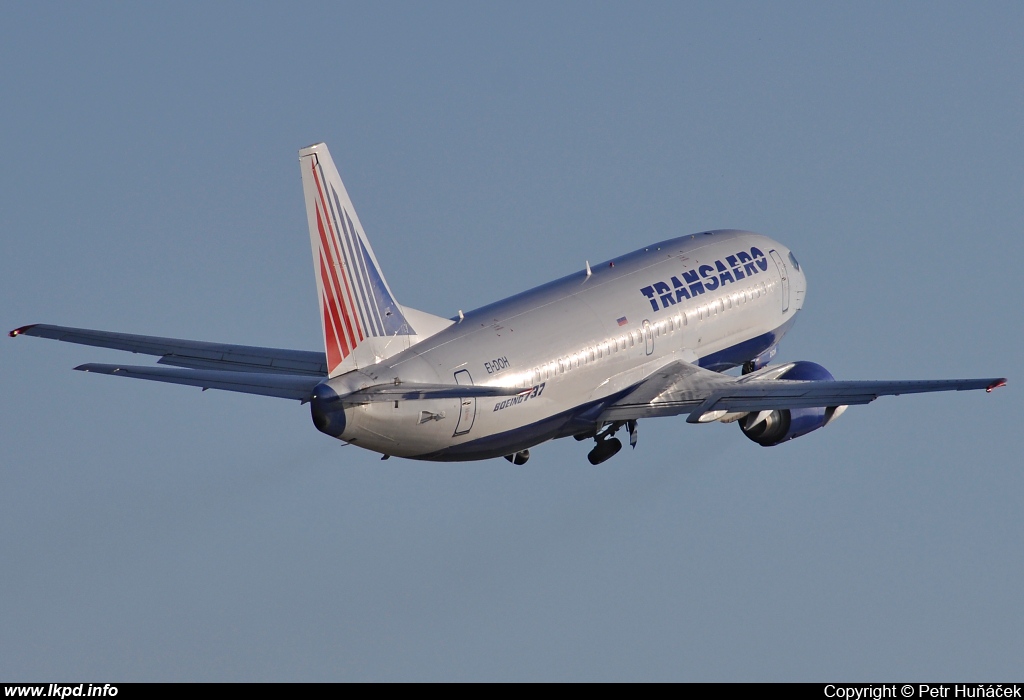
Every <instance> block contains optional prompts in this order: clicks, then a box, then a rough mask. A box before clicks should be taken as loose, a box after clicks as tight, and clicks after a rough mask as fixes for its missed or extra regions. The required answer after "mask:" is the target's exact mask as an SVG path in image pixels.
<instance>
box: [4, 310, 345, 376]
mask: <svg viewBox="0 0 1024 700" xmlns="http://www.w3.org/2000/svg"><path fill="white" fill-rule="evenodd" d="M9 335H10V336H11V337H12V338H14V337H17V336H19V335H32V336H36V337H38V338H49V339H51V340H61V341H64V342H65V343H78V344H79V345H92V346H94V347H98V348H111V349H113V350H127V351H128V352H135V353H142V354H144V355H156V356H158V357H160V360H159V362H160V363H161V364H165V365H174V366H177V367H191V368H194V369H225V370H232V371H235V372H262V373H272V374H278V373H280V374H298V375H308V376H316V377H326V376H327V358H326V356H325V355H324V353H322V352H310V351H308V350H284V349H280V348H262V347H254V346H250V345H229V344H227V343H207V342H203V341H199V340H179V339H177V338H161V337H159V336H152V335H134V334H132V333H111V332H109V331H94V330H89V329H87V328H69V327H67V326H51V325H48V324H45V323H36V324H33V325H31V326H22V327H21V328H16V329H15V330H13V331H11V332H10V334H9Z"/></svg>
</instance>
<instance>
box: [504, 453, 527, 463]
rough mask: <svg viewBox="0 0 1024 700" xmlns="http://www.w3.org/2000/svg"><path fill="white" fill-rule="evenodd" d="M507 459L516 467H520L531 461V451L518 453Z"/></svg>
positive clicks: (506, 456) (507, 456)
mask: <svg viewBox="0 0 1024 700" xmlns="http://www.w3.org/2000/svg"><path fill="white" fill-rule="evenodd" d="M505 459H507V460H508V461H510V462H512V464H515V465H516V466H520V465H522V464H526V463H527V462H528V461H529V460H530V451H529V450H522V451H520V452H516V453H515V454H511V455H505Z"/></svg>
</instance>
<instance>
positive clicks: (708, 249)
mask: <svg viewBox="0 0 1024 700" xmlns="http://www.w3.org/2000/svg"><path fill="white" fill-rule="evenodd" d="M299 164H300V168H301V172H302V188H303V194H304V197H305V204H306V216H307V220H308V224H309V234H310V242H311V246H312V252H313V269H314V273H315V277H316V291H317V299H318V301H319V308H320V321H321V324H322V325H321V327H322V330H323V340H324V352H311V351H304V350H286V349H276V348H263V347H250V346H243V345H228V344H222V343H210V342H200V341H192V340H179V339H173V338H162V337H154V336H143V335H134V334H127V333H112V332H106V331H96V330H87V329H80V328H70V327H64V326H54V325H46V324H35V325H29V326H23V327H21V328H17V329H15V330H13V331H11V332H10V334H9V335H10V336H11V337H17V336H21V335H26V336H37V337H41V338H51V339H54V340H62V341H65V342H71V343H79V344H82V345H92V346H98V347H104V348H114V349H118V350H126V351H130V352H134V353H143V354H148V355H153V356H156V357H158V358H159V359H158V360H157V362H156V364H157V365H158V366H152V365H144V366H139V365H125V364H95V363H90V364H83V365H80V366H78V367H76V368H75V369H77V370H82V371H85V372H92V373H97V374H109V375H114V376H119V377H133V378H136V379H147V380H153V381H158V382H169V383H172V384H184V385H188V386H193V387H200V388H202V389H203V390H204V391H205V390H206V389H221V390H226V391H235V392H243V393H249V394H258V395H263V396H272V397H278V398H285V399H292V400H298V401H300V402H301V403H303V404H306V403H308V404H309V406H310V414H311V416H312V420H313V424H314V426H316V428H317V430H319V431H320V432H322V433H325V434H327V435H329V436H331V437H333V438H336V439H338V440H340V441H342V442H344V443H347V444H350V445H356V446H358V447H362V448H365V449H367V450H372V451H374V452H377V453H380V454H381V455H382V457H381V459H388V458H389V457H392V456H396V457H404V458H411V459H419V460H434V461H469V460H483V459H491V458H497V457H504V458H505V459H507V460H509V461H510V462H512V463H513V464H517V465H519V464H525V463H526V461H527V460H528V459H529V458H530V450H531V449H532V448H534V447H536V446H537V445H540V444H542V443H544V442H546V441H548V440H553V439H557V438H564V437H573V438H575V439H576V440H580V441H584V440H593V447H592V448H591V450H590V452H589V454H588V460H589V462H590V463H591V464H595V465H596V464H601V463H602V462H604V461H606V460H608V459H610V458H611V457H613V456H614V455H615V454H616V453H618V452H619V450H621V449H622V442H621V441H620V440H619V439H618V438H616V437H615V435H616V434H617V433H618V431H619V430H621V429H624V430H625V435H626V436H628V441H629V443H630V445H631V446H632V447H636V444H637V436H638V431H637V423H638V421H639V420H641V419H645V418H653V417H663V416H677V415H686V416H687V418H686V422H687V423H691V424H702V423H710V422H714V421H718V422H721V423H733V422H735V423H738V424H739V427H740V430H741V431H742V433H743V435H744V436H746V437H747V438H749V439H750V440H752V441H753V442H755V443H757V444H758V445H761V446H763V447H772V446H776V445H780V444H782V443H785V442H788V441H790V440H793V439H795V438H798V437H802V436H804V435H807V434H808V433H811V432H813V431H815V430H818V429H819V428H823V427H825V426H827V425H829V424H831V423H832V422H833V421H834V420H835V419H836V418H838V417H839V416H840V415H841V414H842V413H843V412H844V411H845V410H846V408H847V407H848V406H850V405H859V404H866V403H869V402H871V401H874V400H875V399H877V398H878V397H880V396H888V395H899V394H911V393H922V392H933V391H963V390H975V389H985V390H986V391H988V392H991V391H992V390H993V389H995V388H997V387H1000V386H1004V385H1005V384H1006V379H1005V378H985V379H943V380H924V381H920V380H911V381H908V380H902V381H839V380H836V379H835V378H834V377H833V376H832V375H831V374H830V373H829V372H828V370H826V369H825V368H824V367H822V366H821V365H819V364H817V363H814V362H808V361H797V362H786V363H782V364H777V365H772V364H770V360H772V359H773V357H774V356H775V354H776V351H777V348H778V345H779V341H780V340H781V339H782V337H783V336H784V335H785V334H786V332H787V331H788V330H789V329H790V328H792V326H793V323H794V321H795V320H796V316H797V314H798V312H799V311H800V309H801V308H802V307H803V304H804V301H805V298H806V293H807V281H806V277H805V274H804V269H803V267H802V266H801V265H800V263H799V262H798V261H797V258H796V256H795V255H794V254H793V252H792V251H791V250H789V249H788V248H786V247H785V246H784V245H782V244H781V243H778V242H777V241H774V240H772V239H770V238H768V237H766V236H763V235H759V234H756V233H751V232H749V231H737V230H715V231H704V232H701V233H695V234H692V235H686V236H682V237H679V238H672V239H669V240H665V241H662V242H660V243H655V244H653V245H649V246H647V247H645V248H641V249H639V250H636V251H633V252H632V253H628V254H626V255H622V256H619V257H615V258H612V259H611V260H607V261H605V262H603V263H600V264H597V265H594V266H591V265H590V263H589V261H588V262H587V263H586V265H585V268H584V269H583V270H580V271H578V272H575V273H573V274H570V275H567V276H565V277H562V278H561V279H557V280H554V281H552V282H548V283H547V284H543V285H541V286H539V287H535V288H533V289H530V290H528V291H525V292H522V293H520V294H517V295H515V296H512V297H509V298H507V299H502V300H501V301H497V302H494V303H493V304H489V305H487V306H484V307H481V308H479V309H476V310H474V311H469V312H463V311H461V310H460V311H459V313H458V315H457V316H454V317H452V318H443V317H439V316H435V315H433V314H430V313H427V312H424V311H419V310H417V309H414V308H412V307H410V306H405V305H403V304H400V303H399V302H398V301H397V299H395V296H394V294H393V293H392V292H391V288H390V287H389V286H388V283H387V280H386V279H385V278H384V274H383V272H382V271H381V268H380V265H379V263H378V261H377V257H376V256H375V255H374V252H373V248H372V247H371V246H370V242H369V239H368V238H367V237H366V234H365V232H364V230H363V227H362V224H360V222H359V217H358V216H357V215H356V211H355V208H354V207H353V205H352V201H351V199H350V198H349V195H348V192H347V191H346V189H345V186H344V184H343V183H342V181H341V176H340V175H339V174H338V170H337V168H336V167H335V164H334V161H333V159H332V158H331V155H330V152H329V151H328V149H327V146H326V144H324V143H317V144H314V145H312V146H308V147H306V148H303V149H301V150H300V151H299ZM735 368H740V373H739V375H738V376H737V375H730V374H727V373H726V371H727V370H731V369H735Z"/></svg>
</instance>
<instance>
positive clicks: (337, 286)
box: [316, 207, 359, 350]
mask: <svg viewBox="0 0 1024 700" xmlns="http://www.w3.org/2000/svg"><path fill="white" fill-rule="evenodd" d="M327 225H328V226H330V221H328V223H327ZM316 226H317V228H318V229H319V231H320V249H321V251H322V252H323V253H324V254H325V255H326V256H327V263H328V264H327V269H328V270H330V276H328V275H327V274H324V277H323V279H324V282H325V283H326V284H325V285H324V287H325V288H327V287H330V288H331V291H332V293H331V300H332V301H333V302H334V303H335V307H334V308H335V313H337V309H338V308H340V309H341V318H343V319H344V320H345V328H346V329H347V330H348V338H349V339H350V340H351V341H352V342H351V345H352V349H353V350H354V349H355V347H356V343H357V342H359V341H358V339H357V337H356V333H355V332H354V331H353V330H352V321H351V320H349V317H348V311H347V310H346V309H345V299H344V297H342V287H341V283H340V282H339V281H338V275H337V272H336V270H337V265H335V262H334V254H333V252H332V250H331V247H330V244H328V242H327V234H326V233H325V232H324V217H322V216H321V215H320V207H317V208H316ZM339 301H340V302H341V303H338V302H339ZM338 330H339V331H340V330H341V323H340V321H339V323H338Z"/></svg>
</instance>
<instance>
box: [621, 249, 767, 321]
mask: <svg viewBox="0 0 1024 700" xmlns="http://www.w3.org/2000/svg"><path fill="white" fill-rule="evenodd" d="M767 271H768V258H766V257H765V255H764V253H762V252H761V251H760V250H759V249H758V248H756V247H755V248H751V249H750V252H747V251H745V250H741V251H740V252H738V253H736V254H735V255H727V256H725V258H724V260H715V261H714V264H711V263H707V264H704V265H698V266H697V267H696V269H693V270H686V271H684V272H682V273H680V274H679V275H678V276H675V275H673V276H672V277H671V278H669V281H670V282H671V283H672V284H671V285H669V283H668V282H665V281H659V282H655V283H654V284H652V285H649V286H647V287H644V288H643V289H641V290H640V293H641V294H643V295H644V296H645V297H647V300H648V301H649V302H651V309H652V310H654V311H659V310H661V309H667V308H668V307H670V306H672V305H673V304H676V303H679V302H681V301H682V300H683V299H692V298H693V297H697V296H700V295H701V294H704V293H705V292H713V291H714V290H716V289H718V288H719V287H724V286H725V285H727V284H732V283H734V282H739V281H740V280H742V279H746V278H747V277H753V276H755V275H759V274H761V273H762V272H767ZM659 303H660V305H659Z"/></svg>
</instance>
